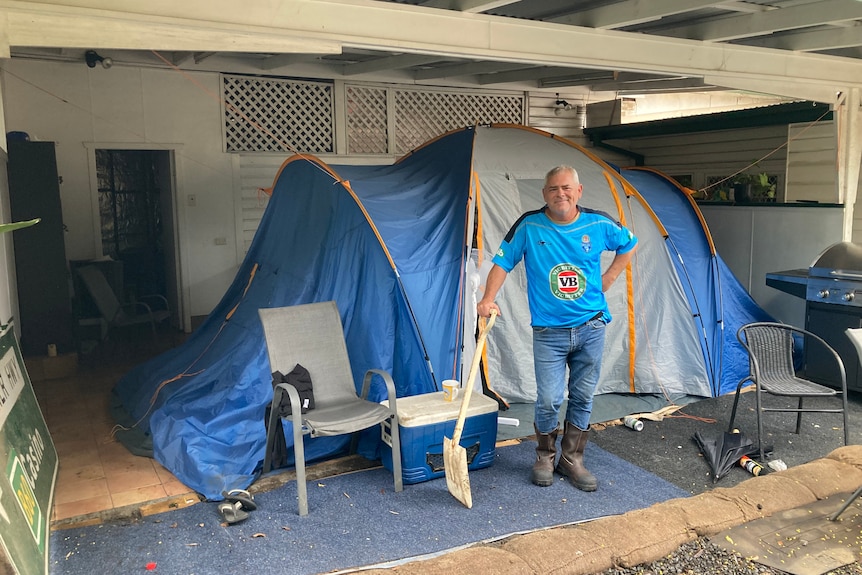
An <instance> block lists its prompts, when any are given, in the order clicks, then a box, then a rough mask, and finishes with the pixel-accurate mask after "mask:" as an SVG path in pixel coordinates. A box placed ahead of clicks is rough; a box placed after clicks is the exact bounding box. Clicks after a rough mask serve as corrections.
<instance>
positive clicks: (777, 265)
mask: <svg viewBox="0 0 862 575" xmlns="http://www.w3.org/2000/svg"><path fill="white" fill-rule="evenodd" d="M700 208H701V211H702V212H703V217H704V219H706V223H707V225H709V230H710V233H711V234H712V238H713V241H714V242H715V249H716V251H717V252H718V253H719V254H720V255H721V257H722V259H723V260H724V262H725V263H726V264H727V267H729V268H730V269H731V271H732V272H733V274H734V275H735V276H736V278H737V279H738V280H739V281H740V282H741V283H742V285H743V286H744V287H745V288H746V289H747V290H748V292H749V293H750V294H751V297H753V298H754V301H756V302H757V303H758V304H760V307H762V308H763V309H764V310H766V312H767V313H769V314H770V315H772V316H773V317H774V318H775V319H777V320H779V321H783V322H787V323H790V324H792V325H795V326H798V327H805V300H804V299H802V298H798V297H796V296H792V295H790V294H787V293H784V292H782V291H780V290H778V289H775V288H773V287H771V286H767V285H766V274H767V273H771V272H780V271H785V270H793V269H808V267H809V266H810V265H811V264H812V263H813V262H814V260H815V259H817V256H819V255H820V254H821V252H823V250H825V249H826V248H828V247H829V246H831V245H832V244H834V243H836V242H839V241H841V233H842V232H841V230H842V222H843V221H844V209H843V208H842V207H816V206H815V207H811V206H720V205H719V206H711V205H708V204H701V205H700Z"/></svg>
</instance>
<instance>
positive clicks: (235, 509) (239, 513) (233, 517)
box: [218, 502, 248, 525]
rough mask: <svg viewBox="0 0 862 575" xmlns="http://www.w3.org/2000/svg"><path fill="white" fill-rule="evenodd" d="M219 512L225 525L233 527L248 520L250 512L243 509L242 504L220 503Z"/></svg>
mask: <svg viewBox="0 0 862 575" xmlns="http://www.w3.org/2000/svg"><path fill="white" fill-rule="evenodd" d="M218 512H219V514H220V515H221V516H222V519H224V520H225V523H227V524H229V525H233V524H234V523H239V522H240V521H245V520H246V519H248V512H247V511H245V510H244V509H243V508H242V503H240V502H235V503H219V506H218Z"/></svg>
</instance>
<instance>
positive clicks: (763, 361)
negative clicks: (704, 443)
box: [727, 322, 849, 461]
mask: <svg viewBox="0 0 862 575" xmlns="http://www.w3.org/2000/svg"><path fill="white" fill-rule="evenodd" d="M794 336H797V337H802V338H804V342H805V345H806V346H812V347H817V348H819V349H818V351H820V352H823V353H821V354H820V357H825V358H827V361H829V362H830V363H833V364H834V368H835V371H836V372H837V373H838V374H839V375H840V378H839V379H840V387H839V388H837V389H836V388H832V387H827V386H825V385H821V384H820V383H817V382H814V381H811V380H809V379H806V378H805V377H801V376H800V375H799V374H798V373H796V368H795V366H794V363H793V348H794ZM736 337H737V339H738V340H739V342H740V343H741V344H742V345H743V347H744V348H745V349H746V351H747V352H748V362H749V374H748V375H747V376H745V377H744V378H742V379H741V380H740V381H739V384H737V386H736V397H734V400H733V411H731V414H730V423H729V424H728V426H727V430H728V432H730V431H731V430H733V424H734V421H735V420H736V409H737V407H738V405H739V395H740V391H741V390H742V387H743V385H744V384H745V383H746V382H752V383H754V392H755V393H754V396H755V409H756V413H757V448H758V452H759V455H760V459H761V461H762V460H763V459H764V452H763V417H762V415H763V414H764V413H766V412H775V411H779V412H792V413H796V433H797V434H798V433H799V432H800V430H801V427H802V414H803V413H805V412H810V413H840V414H842V416H843V420H844V423H843V425H844V445H847V443H848V437H849V435H848V429H847V376H846V375H845V371H844V363H843V362H842V361H841V357H840V356H839V355H838V353H837V352H836V351H835V350H834V349H833V348H832V347H831V346H830V345H829V344H828V343H826V342H825V341H824V340H823V339H822V338H821V337H819V336H817V335H815V334H813V333H811V332H809V331H807V330H804V329H801V328H797V327H793V326H790V325H786V324H782V323H776V322H755V323H749V324H746V325H744V326H742V327H740V328H739V330H738V331H737V332H736ZM764 394H768V395H774V396H782V397H796V398H798V400H799V401H798V403H797V406H796V407H787V406H783V405H779V406H775V405H769V406H767V405H764V402H763V396H764ZM835 396H840V398H841V405H840V407H835V408H813V407H805V405H804V400H805V399H806V398H811V397H835Z"/></svg>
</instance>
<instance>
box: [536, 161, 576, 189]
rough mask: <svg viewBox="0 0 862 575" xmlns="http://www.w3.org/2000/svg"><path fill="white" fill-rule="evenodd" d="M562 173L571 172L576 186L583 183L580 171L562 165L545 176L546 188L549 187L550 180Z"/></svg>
mask: <svg viewBox="0 0 862 575" xmlns="http://www.w3.org/2000/svg"><path fill="white" fill-rule="evenodd" d="M560 172H569V173H570V174H572V178H574V180H575V183H576V184H579V183H581V180H580V179H579V178H578V171H577V170H576V169H574V168H573V167H571V166H566V165H562V166H556V167H554V168H551V169H550V170H549V171H548V173H547V174H545V186H547V185H548V180H550V179H551V178H553V177H554V176H556V175H557V174H559V173H560Z"/></svg>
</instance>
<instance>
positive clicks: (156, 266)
mask: <svg viewBox="0 0 862 575" xmlns="http://www.w3.org/2000/svg"><path fill="white" fill-rule="evenodd" d="M172 166H173V151H171V150H144V149H141V150H138V149H108V148H97V149H95V168H96V180H97V186H98V208H99V237H98V238H97V242H100V247H101V252H102V255H103V256H105V257H109V258H110V259H111V260H113V261H115V262H120V263H121V265H120V266H118V267H119V268H121V272H120V273H118V274H117V276H118V277H115V285H114V288H115V290H118V291H120V292H121V293H122V295H123V297H124V300H125V301H134V299H135V297H136V296H138V295H145V294H159V295H162V296H164V297H165V298H166V299H167V300H168V303H169V305H170V309H171V310H172V311H173V312H174V314H173V317H172V318H171V322H172V324H173V325H174V327H177V328H179V329H182V327H183V326H182V317H183V315H182V313H180V301H179V297H178V294H179V290H178V281H177V278H178V274H177V256H176V249H177V248H176V240H175V238H176V232H175V229H174V210H173V204H174V200H173V198H174V196H175V194H174V177H173V173H174V170H173V168H172ZM116 284H119V285H116Z"/></svg>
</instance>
